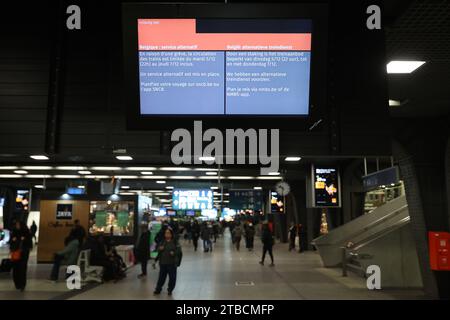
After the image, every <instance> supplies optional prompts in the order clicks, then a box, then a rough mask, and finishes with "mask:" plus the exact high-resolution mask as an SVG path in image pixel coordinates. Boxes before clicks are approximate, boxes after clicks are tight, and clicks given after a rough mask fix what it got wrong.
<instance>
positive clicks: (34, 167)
mask: <svg viewBox="0 0 450 320" xmlns="http://www.w3.org/2000/svg"><path fill="white" fill-rule="evenodd" d="M22 169H25V170H52V169H53V167H50V166H24V167H22Z"/></svg>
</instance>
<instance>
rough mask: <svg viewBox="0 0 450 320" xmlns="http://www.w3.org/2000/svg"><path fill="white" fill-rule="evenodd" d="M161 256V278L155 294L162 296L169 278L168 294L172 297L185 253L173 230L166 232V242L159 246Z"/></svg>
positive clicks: (169, 229)
mask: <svg viewBox="0 0 450 320" xmlns="http://www.w3.org/2000/svg"><path fill="white" fill-rule="evenodd" d="M158 256H159V259H158V260H159V276H158V282H157V284H156V288H155V291H154V292H153V293H154V294H160V293H161V291H162V287H163V286H164V283H165V282H166V278H167V276H169V286H168V288H167V291H168V294H169V295H172V291H173V289H175V285H176V281H177V267H179V266H180V264H181V259H182V256H183V253H182V251H181V247H180V245H179V244H178V242H177V241H176V238H175V233H174V232H173V230H172V229H171V228H167V229H166V231H165V232H164V240H163V241H162V242H161V243H160V244H159V246H158Z"/></svg>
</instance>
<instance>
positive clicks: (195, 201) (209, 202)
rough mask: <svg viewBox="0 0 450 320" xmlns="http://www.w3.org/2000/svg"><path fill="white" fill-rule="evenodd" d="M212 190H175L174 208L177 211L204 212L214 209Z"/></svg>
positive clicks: (173, 196)
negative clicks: (204, 210) (203, 210)
mask: <svg viewBox="0 0 450 320" xmlns="http://www.w3.org/2000/svg"><path fill="white" fill-rule="evenodd" d="M213 200H214V199H213V192H212V191H211V190H208V189H205V190H183V189H175V190H174V191H173V193H172V207H173V208H174V209H175V210H202V209H212V208H213V204H214V203H213Z"/></svg>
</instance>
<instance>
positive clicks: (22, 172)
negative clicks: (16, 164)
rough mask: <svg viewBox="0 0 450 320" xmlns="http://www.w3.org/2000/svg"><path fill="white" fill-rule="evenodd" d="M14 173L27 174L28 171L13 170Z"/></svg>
mask: <svg viewBox="0 0 450 320" xmlns="http://www.w3.org/2000/svg"><path fill="white" fill-rule="evenodd" d="M14 173H17V174H27V173H28V171H25V170H15V171H14Z"/></svg>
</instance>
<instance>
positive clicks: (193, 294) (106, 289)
mask: <svg viewBox="0 0 450 320" xmlns="http://www.w3.org/2000/svg"><path fill="white" fill-rule="evenodd" d="M255 243H256V244H255V251H253V252H249V251H247V250H246V249H245V248H242V249H241V251H240V252H237V251H235V250H234V249H233V247H232V246H231V241H230V237H229V233H228V232H226V233H225V236H224V238H222V239H219V240H218V242H217V244H216V246H215V248H214V251H213V252H212V253H204V252H203V251H202V250H199V251H198V252H194V250H193V248H192V245H191V244H189V243H187V242H184V241H183V243H182V244H183V252H184V257H183V262H182V265H181V267H180V268H179V269H178V281H177V287H176V289H175V291H174V294H173V296H172V297H168V296H167V294H166V292H163V294H161V296H157V297H155V296H153V290H154V286H155V281H156V278H157V275H158V269H156V270H153V269H152V268H151V265H149V276H148V278H147V279H145V280H139V279H137V274H138V273H139V271H140V270H139V269H140V268H139V267H138V266H136V267H133V268H131V269H130V270H129V271H128V275H127V278H126V279H124V280H122V281H120V282H118V283H105V284H102V285H99V286H92V287H87V288H85V289H84V290H82V291H75V292H74V291H72V292H69V291H68V289H67V288H66V285H65V283H64V282H59V283H57V284H53V283H51V282H49V281H47V280H46V279H47V278H48V276H49V274H50V268H51V266H50V265H42V264H39V265H37V264H36V263H35V260H36V259H35V251H33V253H32V255H31V258H30V265H29V271H28V286H27V289H26V291H25V292H18V291H17V290H15V288H14V285H13V282H12V280H11V276H10V275H9V274H0V300H5V299H67V298H70V299H89V300H90V299H182V300H184V299H189V300H190V299H231V300H233V299H267V300H271V299H274V300H277V299H283V300H285V299H421V298H422V293H421V292H420V291H418V290H380V291H369V290H367V288H366V287H365V281H364V280H363V279H361V278H358V277H356V276H352V275H351V274H350V276H349V277H347V278H343V277H342V276H341V275H340V270H339V269H325V268H322V267H321V263H320V258H319V256H318V255H317V254H316V253H314V252H307V253H301V254H299V253H297V252H288V251H287V245H286V244H277V245H275V247H274V255H275V264H276V265H275V267H270V266H268V265H265V266H261V265H259V264H258V261H259V260H260V255H261V245H260V243H259V240H258V239H255ZM242 245H243V242H242ZM5 254H6V252H4V251H3V252H1V251H0V258H1V257H2V256H4V255H5ZM267 258H268V257H267ZM267 262H268V260H267ZM236 282H242V284H241V285H240V286H237V285H236ZM250 282H251V283H252V285H248V283H250ZM245 284H247V285H245Z"/></svg>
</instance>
